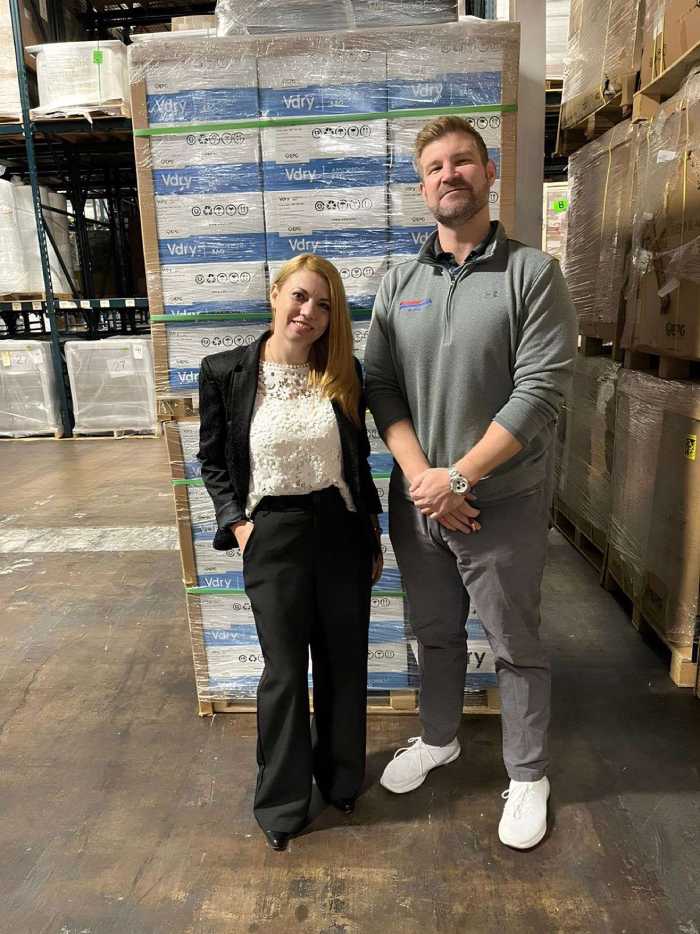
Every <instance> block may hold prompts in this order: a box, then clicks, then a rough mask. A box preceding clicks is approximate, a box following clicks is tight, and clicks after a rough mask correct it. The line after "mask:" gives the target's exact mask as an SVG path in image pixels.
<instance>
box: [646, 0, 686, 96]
mask: <svg viewBox="0 0 700 934" xmlns="http://www.w3.org/2000/svg"><path fill="white" fill-rule="evenodd" d="M698 42H700V7H699V6H698V5H697V3H696V2H695V0H646V11H645V16H644V37H643V50H642V72H641V78H640V81H641V86H642V88H644V86H645V85H647V84H649V82H650V81H653V80H654V79H655V78H657V77H658V76H659V75H660V74H662V73H663V72H664V71H666V70H667V69H668V68H670V67H671V66H672V65H673V64H674V63H675V62H676V61H678V59H679V58H682V56H683V55H685V54H686V52H688V51H689V50H690V49H692V48H693V47H694V46H696V45H697V44H698Z"/></svg>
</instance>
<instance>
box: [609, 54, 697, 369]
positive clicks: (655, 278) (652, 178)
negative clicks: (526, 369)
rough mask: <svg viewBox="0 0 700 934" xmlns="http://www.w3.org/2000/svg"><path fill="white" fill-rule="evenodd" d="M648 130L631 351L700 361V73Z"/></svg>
mask: <svg viewBox="0 0 700 934" xmlns="http://www.w3.org/2000/svg"><path fill="white" fill-rule="evenodd" d="M643 126H644V129H643V131H641V132H640V134H639V138H638V142H637V147H636V158H635V164H636V166H637V172H638V176H639V180H638V183H637V185H636V196H635V211H634V226H633V236H632V269H631V287H630V289H629V301H628V303H627V317H626V322H625V331H624V346H626V347H631V348H633V349H634V350H638V351H649V352H652V353H656V354H660V355H662V356H667V357H676V358H681V359H682V360H700V314H698V309H699V308H700V158H699V157H698V152H699V151H700V71H698V70H696V71H695V72H693V73H691V74H690V75H689V77H688V78H687V80H686V81H685V82H684V84H683V86H682V87H681V89H680V90H679V91H678V93H677V94H674V95H673V97H671V98H669V100H667V101H665V102H664V103H663V104H661V105H660V107H659V108H658V110H657V111H656V113H655V114H654V116H653V118H652V119H651V120H650V121H649V123H648V124H644V125H643Z"/></svg>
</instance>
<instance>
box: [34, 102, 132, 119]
mask: <svg viewBox="0 0 700 934" xmlns="http://www.w3.org/2000/svg"><path fill="white" fill-rule="evenodd" d="M86 114H87V117H86V119H89V120H90V121H92V120H97V121H99V120H100V118H102V117H126V118H130V117H131V108H130V107H129V102H128V101H126V100H123V101H113V102H112V103H109V104H101V105H100V106H93V107H77V106H76V107H66V108H65V110H57V111H56V112H55V113H48V114H47V113H44V112H43V110H42V108H39V107H35V108H33V109H32V110H30V111H29V115H30V117H31V119H32V120H33V121H34V122H36V121H44V120H50V121H51V122H52V123H54V122H55V123H57V124H60V123H61V121H62V120H75V119H79V118H80V117H85V115H86Z"/></svg>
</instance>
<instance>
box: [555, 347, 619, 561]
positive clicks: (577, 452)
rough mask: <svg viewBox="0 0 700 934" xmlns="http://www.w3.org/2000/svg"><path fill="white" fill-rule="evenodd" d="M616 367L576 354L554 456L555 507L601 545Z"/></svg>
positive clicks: (607, 506) (608, 504)
mask: <svg viewBox="0 0 700 934" xmlns="http://www.w3.org/2000/svg"><path fill="white" fill-rule="evenodd" d="M619 369H620V365H619V364H617V363H614V362H613V361H612V360H610V359H609V358H608V357H585V356H584V355H583V354H578V356H577V357H576V369H575V372H574V387H573V391H572V393H571V398H570V399H569V400H568V401H567V402H566V403H565V407H564V411H563V413H562V418H563V420H564V423H565V425H566V430H565V439H564V444H563V449H562V451H561V453H560V456H559V458H558V478H557V487H556V499H555V502H556V505H557V507H558V508H559V509H561V511H563V512H564V513H565V514H566V515H567V517H568V518H569V519H570V520H571V521H572V522H573V524H574V525H575V526H576V528H578V529H579V530H581V531H582V532H583V533H584V534H585V535H586V536H587V537H588V538H589V539H590V540H591V541H592V542H593V543H594V544H595V545H596V546H597V547H598V548H599V549H600V551H601V552H604V551H605V546H606V544H607V539H608V528H609V525H610V508H611V499H612V487H611V474H612V466H613V449H614V440H615V386H616V384H617V377H618V372H619Z"/></svg>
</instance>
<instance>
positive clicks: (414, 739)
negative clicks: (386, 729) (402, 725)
mask: <svg viewBox="0 0 700 934" xmlns="http://www.w3.org/2000/svg"><path fill="white" fill-rule="evenodd" d="M415 743H418V744H419V745H420V746H422V745H423V742H422V740H421V737H420V736H411V737H409V740H408V746H402V747H401V748H400V749H397V750H396V752H395V753H394V759H395V758H396V757H397V756H398V755H400V754H401V753H402V752H410V751H411V750H412V749H413V748H414V744H415Z"/></svg>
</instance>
